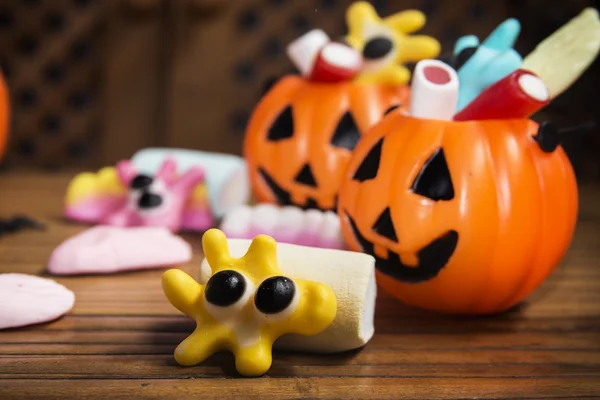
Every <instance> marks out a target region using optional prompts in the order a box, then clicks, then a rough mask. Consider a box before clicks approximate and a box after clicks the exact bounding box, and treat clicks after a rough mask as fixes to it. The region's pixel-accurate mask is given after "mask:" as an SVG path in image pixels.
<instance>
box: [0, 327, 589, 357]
mask: <svg viewBox="0 0 600 400" xmlns="http://www.w3.org/2000/svg"><path fill="white" fill-rule="evenodd" d="M194 327H195V323H193V322H192V321H190V322H189V323H187V324H185V325H176V326H175V327H173V328H174V329H173V328H171V326H168V325H167V326H161V325H149V326H148V327H147V328H146V329H140V330H131V329H112V330H86V329H81V330H55V331H44V330H39V331H26V335H25V334H24V333H25V332H23V331H22V330H13V331H6V332H3V333H2V335H0V354H2V351H3V349H4V346H6V345H9V344H16V345H21V347H22V348H25V345H27V344H29V343H31V344H36V345H38V344H72V345H78V344H86V345H87V344H105V345H113V344H120V345H137V344H139V345H142V344H157V345H160V344H179V342H181V341H182V340H183V339H185V338H186V337H187V336H188V335H189V334H190V333H191V332H192V331H193V330H194ZM502 349H507V350H532V351H533V350H535V351H537V350H577V351H579V350H586V349H587V350H589V351H591V352H594V351H600V341H599V340H598V333H597V332H576V333H564V332H560V333H545V332H520V333H519V335H515V334H513V333H509V332H498V333H495V334H488V335H485V336H484V335H482V336H468V335H464V334H462V333H459V332H455V333H442V334H436V333H421V332H419V333H409V332H407V333H395V334H384V333H381V334H378V335H376V336H375V337H374V338H373V340H372V341H371V342H369V344H368V345H367V346H366V348H365V349H364V351H368V352H370V351H381V350H394V351H435V350H444V351H446V350H473V351H474V350H502ZM22 354H27V353H22Z"/></svg>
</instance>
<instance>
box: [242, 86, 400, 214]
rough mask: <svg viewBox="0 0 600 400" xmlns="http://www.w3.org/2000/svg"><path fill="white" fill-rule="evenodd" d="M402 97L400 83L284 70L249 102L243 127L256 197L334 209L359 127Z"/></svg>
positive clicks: (373, 120) (396, 104)
mask: <svg viewBox="0 0 600 400" xmlns="http://www.w3.org/2000/svg"><path fill="white" fill-rule="evenodd" d="M407 102H408V88H406V87H391V86H385V85H367V84H356V83H352V82H341V83H318V82H310V81H307V80H304V79H302V78H299V77H296V76H290V77H286V78H284V79H283V80H281V81H280V82H279V83H277V84H276V85H275V86H274V87H273V89H271V91H270V92H269V93H268V94H267V95H266V96H265V97H264V98H263V100H262V101H261V102H260V104H259V105H258V106H257V108H256V110H255V112H254V114H253V116H252V119H251V121H250V123H249V126H248V130H247V132H246V138H245V142H244V155H245V158H246V160H247V162H248V169H249V172H250V179H251V182H252V186H253V190H254V193H255V196H256V198H257V200H258V201H262V202H274V203H279V204H282V205H288V204H293V205H296V206H299V207H302V208H320V209H323V210H334V209H335V208H336V203H337V193H338V190H339V186H340V184H341V182H342V179H343V174H344V172H345V170H346V166H347V163H348V162H349V161H350V157H351V154H352V151H353V150H354V147H355V146H356V144H357V143H358V140H359V139H360V137H361V135H362V133H363V132H364V131H366V130H367V129H368V128H370V127H371V126H372V125H373V124H375V123H376V122H378V121H379V120H380V119H381V118H383V116H384V115H385V114H386V112H387V111H388V110H391V109H393V108H397V107H402V108H403V109H406V106H407Z"/></svg>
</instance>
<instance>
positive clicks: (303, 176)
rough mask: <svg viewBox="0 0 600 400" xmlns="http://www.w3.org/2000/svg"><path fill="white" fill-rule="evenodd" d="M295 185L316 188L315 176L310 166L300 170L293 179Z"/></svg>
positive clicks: (306, 165)
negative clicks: (299, 184)
mask: <svg viewBox="0 0 600 400" xmlns="http://www.w3.org/2000/svg"><path fill="white" fill-rule="evenodd" d="M294 180H295V181H296V182H297V183H301V184H303V185H306V186H310V187H317V181H316V180H315V176H314V175H313V173H312V170H311V169H310V165H308V164H305V165H304V168H302V169H301V170H300V172H299V173H298V175H296V177H295V178H294Z"/></svg>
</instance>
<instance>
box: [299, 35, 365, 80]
mask: <svg viewBox="0 0 600 400" xmlns="http://www.w3.org/2000/svg"><path fill="white" fill-rule="evenodd" d="M361 66H362V56H361V55H360V53H359V52H358V51H356V50H354V49H353V48H352V47H350V46H347V45H345V44H342V43H335V42H333V43H328V44H326V45H325V46H324V47H323V48H322V49H321V50H320V51H319V54H318V55H317V59H316V61H315V64H314V67H313V70H312V73H311V74H310V76H309V77H308V79H310V80H313V81H319V82H339V81H348V80H351V79H352V78H354V76H355V75H356V74H357V73H358V71H360V68H361Z"/></svg>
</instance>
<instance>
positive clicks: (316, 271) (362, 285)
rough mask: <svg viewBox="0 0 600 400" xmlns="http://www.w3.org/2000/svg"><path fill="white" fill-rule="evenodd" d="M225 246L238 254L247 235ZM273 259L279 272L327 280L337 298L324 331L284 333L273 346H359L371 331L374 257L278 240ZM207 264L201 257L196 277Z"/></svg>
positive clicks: (204, 275)
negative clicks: (303, 334) (329, 323)
mask: <svg viewBox="0 0 600 400" xmlns="http://www.w3.org/2000/svg"><path fill="white" fill-rule="evenodd" d="M227 243H228V245H229V252H230V254H231V255H232V256H233V257H242V256H243V255H244V254H245V253H246V251H247V250H248V247H249V246H250V243H251V240H247V239H228V240H227ZM277 262H278V265H279V269H280V270H281V272H282V274H284V275H286V276H289V277H290V278H292V279H294V278H297V279H305V280H310V281H315V282H321V283H324V284H326V285H328V286H329V287H330V288H331V289H332V290H333V292H334V293H335V297H336V300H337V314H336V316H335V319H334V321H333V323H332V324H331V325H330V326H329V328H327V329H326V330H325V331H323V332H321V333H320V334H318V335H315V336H302V335H297V334H287V335H284V336H282V337H281V338H279V339H278V340H277V341H276V342H275V345H274V346H275V348H278V349H286V350H293V351H304V352H312V353H338V352H344V351H348V350H352V349H356V348H359V347H362V346H364V345H365V344H366V343H367V342H368V341H369V340H371V338H372V337H373V334H374V332H375V326H374V317H375V298H376V295H377V289H376V286H375V259H374V258H373V257H372V256H370V255H368V254H364V253H357V252H352V251H345V250H332V249H321V248H315V247H305V246H298V245H293V244H286V243H277ZM210 275H211V268H210V265H209V264H208V262H207V261H206V259H204V260H203V261H202V265H201V268H200V279H199V281H200V283H203V284H204V283H206V282H207V281H208V279H209V278H210Z"/></svg>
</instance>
